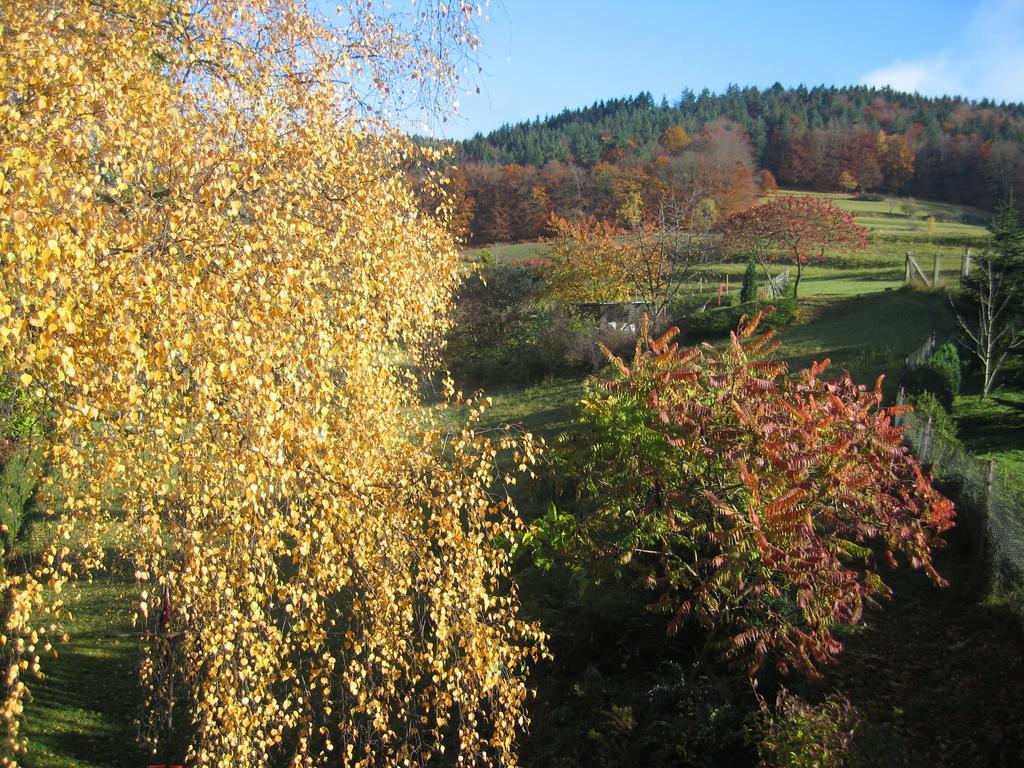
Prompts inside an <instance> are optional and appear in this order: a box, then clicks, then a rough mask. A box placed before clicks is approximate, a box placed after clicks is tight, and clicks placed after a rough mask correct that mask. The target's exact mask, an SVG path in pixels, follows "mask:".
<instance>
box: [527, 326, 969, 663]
mask: <svg viewBox="0 0 1024 768" xmlns="http://www.w3.org/2000/svg"><path fill="white" fill-rule="evenodd" d="M760 320H761V315H758V316H757V317H755V318H754V319H753V320H750V321H746V322H744V324H743V325H742V326H741V328H740V329H739V331H738V332H736V333H734V334H733V336H732V339H731V343H730V344H729V345H728V346H727V347H726V348H725V349H722V350H718V349H715V348H714V347H711V346H709V345H705V346H701V347H695V348H692V349H679V348H678V347H677V345H675V344H673V343H672V338H673V335H674V333H675V329H672V330H670V331H669V332H668V333H666V334H665V335H663V336H662V337H661V338H658V339H651V338H649V337H648V336H647V335H646V333H645V334H644V335H643V336H642V338H643V341H642V342H641V343H640V344H639V345H638V347H637V351H636V354H635V356H634V357H633V359H632V361H630V362H629V363H628V364H627V362H625V361H622V360H619V359H617V358H612V360H613V362H614V363H615V365H616V366H617V368H618V371H619V375H618V376H617V377H616V378H614V379H613V380H610V381H605V382H601V383H600V384H598V385H594V386H593V387H592V388H591V389H590V391H588V393H587V396H586V397H585V399H584V400H583V402H582V403H581V409H582V410H581V417H580V418H581V421H582V422H583V423H584V424H585V426H586V427H587V429H586V430H584V431H582V432H581V433H580V434H579V435H578V436H577V438H576V439H575V442H570V443H569V444H568V446H569V447H568V448H567V449H566V450H567V457H566V459H565V461H566V464H565V465H564V466H563V470H564V472H563V476H566V477H573V478H575V480H576V482H577V490H578V495H579V502H578V503H577V506H576V510H575V514H574V515H571V516H570V515H564V514H556V512H555V511H554V510H553V511H552V513H551V514H549V515H548V518H547V519H546V520H545V521H542V522H541V523H540V524H539V525H538V526H535V528H534V534H535V540H543V541H548V542H550V541H558V542H560V544H559V546H560V547H561V548H562V550H563V555H565V556H567V557H568V559H569V560H570V562H573V563H574V564H575V566H576V567H577V568H578V569H579V570H580V571H581V572H582V575H584V576H595V577H597V578H600V577H602V576H606V575H607V574H608V572H609V571H617V572H619V573H620V574H624V573H628V574H631V575H632V576H633V578H634V579H635V581H634V584H635V586H637V587H638V588H640V589H644V590H649V591H653V592H654V595H655V596H654V599H653V602H652V603H651V607H652V608H654V609H656V610H658V611H661V612H664V613H665V614H667V615H668V616H669V631H670V633H675V632H676V631H678V630H679V629H680V628H681V627H683V626H684V624H686V623H688V622H691V621H695V622H696V623H697V624H699V625H700V626H701V627H703V628H704V630H705V638H706V640H705V650H706V651H708V652H711V651H716V652H718V653H719V654H720V655H721V656H723V657H724V658H726V659H728V660H731V661H733V662H737V663H739V664H741V665H742V666H743V667H745V668H746V669H747V671H748V672H749V673H750V674H753V673H755V672H756V671H757V670H758V669H760V667H761V666H762V665H763V664H764V663H765V662H766V660H768V659H769V658H771V659H772V660H774V662H775V663H776V665H777V667H778V668H779V669H780V670H782V671H784V672H785V671H788V670H790V669H796V670H799V671H802V672H804V673H806V674H808V675H811V676H815V675H817V674H818V667H819V666H820V665H821V664H822V663H826V662H829V661H832V660H834V659H835V658H836V655H837V654H838V653H839V652H840V650H841V648H842V646H841V643H840V642H839V640H838V639H837V638H836V636H835V634H834V630H835V628H836V627H837V626H838V625H851V624H856V623H857V622H859V621H860V619H861V614H862V611H863V609H864V607H865V604H866V603H869V602H871V601H872V600H874V599H876V598H880V597H885V596H887V595H888V594H889V590H888V588H887V587H886V585H885V584H884V583H883V581H882V578H881V575H880V573H879V567H878V566H879V564H880V563H879V562H878V561H879V560H881V561H882V562H883V563H885V564H887V565H889V566H895V565H896V561H897V560H896V558H897V556H898V555H902V556H903V557H904V558H905V559H906V560H908V561H909V562H910V564H911V565H912V566H913V567H914V568H921V569H923V570H924V571H925V572H926V573H927V574H928V576H930V577H931V579H932V581H934V582H935V583H937V584H942V583H944V582H943V580H942V578H941V577H940V576H939V574H938V573H937V572H936V570H935V568H934V566H933V563H932V555H931V551H932V549H933V548H934V547H936V546H938V545H940V544H941V543H942V540H941V538H940V534H941V533H942V532H943V531H944V530H946V529H947V528H949V527H950V526H951V525H952V524H953V523H952V519H953V505H952V503H951V502H950V501H949V500H948V499H946V498H945V497H943V496H942V495H940V494H939V493H938V492H937V491H935V490H934V488H933V487H932V485H931V482H930V480H929V478H928V476H927V475H925V473H924V472H923V471H922V470H921V468H920V467H919V466H918V464H917V462H916V461H915V460H914V458H913V457H912V456H911V454H910V453H909V451H908V449H907V448H906V446H905V445H904V444H903V441H902V437H901V432H902V430H901V428H899V427H897V426H896V425H895V423H894V415H895V414H896V413H897V412H898V409H895V408H883V407H882V405H881V404H882V392H881V378H880V379H879V381H878V382H877V383H876V386H875V387H874V388H872V389H868V388H865V387H863V386H858V385H857V384H854V383H853V381H851V380H850V378H849V376H848V375H845V374H844V375H842V376H840V377H838V378H836V379H833V380H827V379H825V378H822V375H821V374H822V372H823V371H824V370H825V369H826V367H827V365H828V362H827V361H826V362H824V363H820V364H815V365H813V366H812V367H811V368H809V369H807V370H803V371H800V372H799V373H798V374H797V375H796V376H790V375H789V374H788V372H787V370H786V365H785V363H783V362H781V361H779V360H777V359H774V354H773V353H774V351H775V348H776V347H777V343H776V342H774V341H773V340H772V332H770V331H769V332H767V333H763V334H759V335H758V334H757V327H758V324H759V322H760ZM545 525H547V526H548V527H552V526H559V527H561V528H562V529H563V530H560V531H547V530H542V529H543V527H544V526H545Z"/></svg>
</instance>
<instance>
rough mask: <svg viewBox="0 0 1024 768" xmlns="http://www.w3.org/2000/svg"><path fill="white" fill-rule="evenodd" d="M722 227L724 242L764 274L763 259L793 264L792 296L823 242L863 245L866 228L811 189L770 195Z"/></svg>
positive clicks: (833, 245) (829, 245)
mask: <svg viewBox="0 0 1024 768" xmlns="http://www.w3.org/2000/svg"><path fill="white" fill-rule="evenodd" d="M723 232H724V235H725V238H724V242H725V245H726V247H727V248H730V249H732V250H733V251H736V252H738V253H741V254H742V255H745V256H746V255H750V254H753V255H754V256H756V257H757V258H758V259H759V260H760V262H761V266H762V268H764V269H765V274H766V275H767V268H766V264H771V263H778V262H782V263H786V264H790V265H792V266H793V267H795V268H796V280H795V281H794V283H793V296H797V295H798V292H799V289H800V279H801V277H802V276H803V269H804V267H806V266H807V265H808V264H810V263H812V262H814V261H820V260H822V259H823V258H824V256H825V250H826V249H828V248H842V249H845V250H861V249H863V248H865V247H866V246H867V234H868V233H867V229H865V228H864V227H863V226H861V225H860V224H858V223H857V220H856V218H855V217H854V215H853V214H852V213H850V212H849V211H844V210H843V209H842V208H839V207H838V206H837V205H835V203H833V202H832V201H830V200H827V199H825V198H822V197H817V196H815V195H786V196H784V197H775V198H773V199H771V200H769V201H768V202H767V203H764V204H763V205H757V206H754V207H753V208H751V209H749V210H746V211H742V212H740V213H737V214H735V215H733V216H731V217H730V218H729V220H728V221H726V223H725V226H724V228H723Z"/></svg>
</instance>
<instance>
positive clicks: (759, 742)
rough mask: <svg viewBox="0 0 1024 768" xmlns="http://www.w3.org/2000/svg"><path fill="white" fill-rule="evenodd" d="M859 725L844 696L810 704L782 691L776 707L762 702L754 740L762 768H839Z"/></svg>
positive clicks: (843, 762)
mask: <svg viewBox="0 0 1024 768" xmlns="http://www.w3.org/2000/svg"><path fill="white" fill-rule="evenodd" d="M859 725H860V719H859V717H858V715H857V711H856V709H854V707H853V706H852V705H851V704H850V702H849V701H847V699H846V698H845V697H843V696H841V695H838V694H829V695H827V696H825V699H824V700H823V701H822V702H821V703H820V704H809V703H808V702H806V701H804V700H803V699H801V698H800V697H799V696H796V695H794V694H792V693H790V692H789V691H787V690H786V689H785V688H783V689H782V690H780V691H779V695H778V698H777V699H776V702H775V707H774V708H771V707H769V706H768V705H767V704H766V703H765V702H764V701H763V700H762V701H761V709H760V711H759V712H758V713H757V715H756V717H755V722H754V726H753V728H752V737H753V741H754V746H755V747H756V748H757V754H758V757H759V758H760V765H761V768H840V766H843V765H845V764H846V762H847V758H848V756H849V752H850V744H851V742H852V740H853V734H854V732H855V731H856V730H857V728H858V727H859Z"/></svg>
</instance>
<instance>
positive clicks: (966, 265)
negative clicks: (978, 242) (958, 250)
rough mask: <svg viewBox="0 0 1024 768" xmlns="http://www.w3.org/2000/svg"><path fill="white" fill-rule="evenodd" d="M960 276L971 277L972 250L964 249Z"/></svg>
mask: <svg viewBox="0 0 1024 768" xmlns="http://www.w3.org/2000/svg"><path fill="white" fill-rule="evenodd" d="M960 276H961V277H970V276H971V249H970V248H964V255H963V256H962V257H961V258H960Z"/></svg>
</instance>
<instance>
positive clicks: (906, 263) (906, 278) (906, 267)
mask: <svg viewBox="0 0 1024 768" xmlns="http://www.w3.org/2000/svg"><path fill="white" fill-rule="evenodd" d="M903 282H904V283H909V282H910V251H907V255H906V256H904V257H903Z"/></svg>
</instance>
